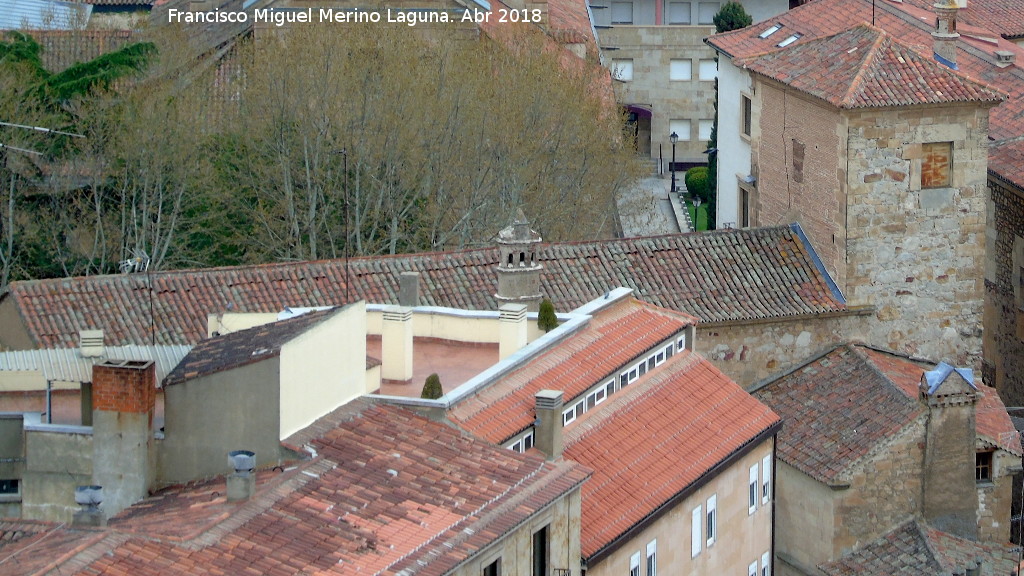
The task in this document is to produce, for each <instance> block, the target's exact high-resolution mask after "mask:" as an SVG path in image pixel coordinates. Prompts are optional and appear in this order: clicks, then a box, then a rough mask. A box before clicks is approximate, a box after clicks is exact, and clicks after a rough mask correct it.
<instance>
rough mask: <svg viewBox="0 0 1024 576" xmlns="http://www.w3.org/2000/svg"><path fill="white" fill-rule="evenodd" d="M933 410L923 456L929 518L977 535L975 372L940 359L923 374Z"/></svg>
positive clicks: (927, 399)
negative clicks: (953, 365)
mask: <svg viewBox="0 0 1024 576" xmlns="http://www.w3.org/2000/svg"><path fill="white" fill-rule="evenodd" d="M920 398H921V401H922V402H923V403H924V404H925V406H926V407H927V410H928V419H927V422H926V425H925V426H926V428H925V455H924V482H923V483H922V488H923V490H924V494H923V498H922V502H923V503H924V510H923V515H924V519H925V520H926V521H927V522H928V523H929V524H931V525H932V526H934V527H935V528H938V529H939V530H943V531H945V532H949V533H951V534H956V535H957V536H960V537H963V538H967V539H969V540H977V538H978V492H977V489H976V487H975V470H974V468H975V446H974V444H975V438H976V436H977V431H976V430H977V428H976V408H975V405H976V404H977V402H978V389H977V388H976V387H975V385H974V373H973V371H972V370H970V369H967V368H953V367H952V366H950V365H949V364H946V363H945V362H940V363H939V364H938V365H937V366H936V367H935V369H934V370H931V371H929V372H925V373H924V375H922V377H921V385H920Z"/></svg>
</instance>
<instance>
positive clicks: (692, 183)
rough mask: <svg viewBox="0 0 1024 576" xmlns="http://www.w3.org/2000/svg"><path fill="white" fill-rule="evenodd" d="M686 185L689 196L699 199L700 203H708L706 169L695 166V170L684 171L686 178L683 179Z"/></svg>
mask: <svg viewBox="0 0 1024 576" xmlns="http://www.w3.org/2000/svg"><path fill="white" fill-rule="evenodd" d="M683 181H684V182H685V183H686V189H687V190H689V192H690V194H692V195H694V196H696V197H698V198H700V199H701V200H702V201H704V202H707V201H708V194H709V192H710V190H711V187H710V186H709V183H708V167H707V166H697V167H696V168H690V169H689V170H687V171H686V176H685V177H684V178H683Z"/></svg>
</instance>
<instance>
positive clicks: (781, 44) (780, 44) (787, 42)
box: [776, 34, 800, 48]
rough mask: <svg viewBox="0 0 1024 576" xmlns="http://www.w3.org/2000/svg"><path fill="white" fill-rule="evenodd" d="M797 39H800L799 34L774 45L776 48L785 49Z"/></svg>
mask: <svg viewBox="0 0 1024 576" xmlns="http://www.w3.org/2000/svg"><path fill="white" fill-rule="evenodd" d="M799 39H800V35H799V34H793V35H792V36H790V37H789V38H786V39H785V40H783V41H782V42H779V43H778V44H776V46H778V47H779V48H785V47H786V46H789V45H790V44H792V43H793V42H796V41H797V40H799Z"/></svg>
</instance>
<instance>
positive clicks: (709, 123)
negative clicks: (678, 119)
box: [697, 120, 715, 142]
mask: <svg viewBox="0 0 1024 576" xmlns="http://www.w3.org/2000/svg"><path fill="white" fill-rule="evenodd" d="M714 125H715V121H714V120H701V121H700V122H699V124H698V128H697V139H698V140H703V141H704V142H707V141H708V140H711V128H713V127H714Z"/></svg>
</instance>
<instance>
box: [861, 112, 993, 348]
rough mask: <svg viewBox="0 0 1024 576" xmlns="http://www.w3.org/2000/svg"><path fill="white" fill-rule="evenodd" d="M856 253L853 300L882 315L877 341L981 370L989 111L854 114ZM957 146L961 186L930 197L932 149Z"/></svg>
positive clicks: (955, 174) (956, 176)
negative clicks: (926, 179)
mask: <svg viewBox="0 0 1024 576" xmlns="http://www.w3.org/2000/svg"><path fill="white" fill-rule="evenodd" d="M846 116H847V118H848V126H849V136H848V138H849V143H848V147H847V148H848V151H847V156H846V158H845V159H843V160H844V161H845V163H846V164H847V166H848V174H847V179H848V180H847V182H848V211H849V216H848V226H849V229H848V232H847V233H848V240H847V242H848V245H847V254H846V259H847V262H848V264H847V273H846V278H845V285H843V284H841V286H844V294H846V296H847V299H848V301H849V302H850V303H851V304H852V305H858V304H868V303H870V304H872V305H874V306H875V307H876V308H877V310H878V312H877V320H878V322H876V323H874V324H873V326H872V329H871V333H870V335H869V338H868V340H869V342H871V343H873V344H876V345H881V346H885V347H888V348H891V349H894V350H899V351H901V352H905V353H909V354H913V355H917V356H923V357H927V358H931V359H935V360H947V361H949V362H951V363H954V364H956V365H959V366H973V367H975V368H978V367H980V354H981V319H982V303H983V280H982V279H983V273H984V260H985V220H986V210H985V208H986V207H985V200H986V167H987V158H988V155H987V154H988V151H987V145H986V142H987V136H988V110H987V108H983V107H978V106H972V105H964V106H944V107H927V106H916V107H913V108H890V109H865V110H858V111H850V112H848V113H847V114H846ZM930 142H951V143H952V149H953V163H952V168H951V186H949V187H945V188H922V186H921V171H922V166H923V165H924V164H925V162H924V161H923V160H924V158H923V156H924V150H923V148H922V144H923V143H930Z"/></svg>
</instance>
